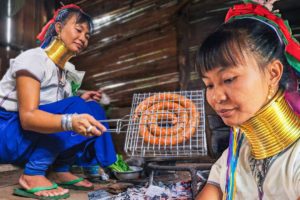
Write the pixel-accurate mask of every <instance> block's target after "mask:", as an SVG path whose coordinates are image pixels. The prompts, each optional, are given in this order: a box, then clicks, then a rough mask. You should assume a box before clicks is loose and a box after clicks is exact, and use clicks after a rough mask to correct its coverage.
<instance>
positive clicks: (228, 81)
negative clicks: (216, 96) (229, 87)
mask: <svg viewBox="0 0 300 200" xmlns="http://www.w3.org/2000/svg"><path fill="white" fill-rule="evenodd" d="M235 79H236V77H232V78H228V79H225V80H224V83H227V84H228V83H232V82H233V81H234V80H235Z"/></svg>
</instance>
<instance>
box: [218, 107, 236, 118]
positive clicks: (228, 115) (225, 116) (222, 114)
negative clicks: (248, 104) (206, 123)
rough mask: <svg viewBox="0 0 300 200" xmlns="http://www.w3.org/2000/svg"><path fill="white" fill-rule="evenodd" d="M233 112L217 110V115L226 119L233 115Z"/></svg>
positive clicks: (231, 110)
mask: <svg viewBox="0 0 300 200" xmlns="http://www.w3.org/2000/svg"><path fill="white" fill-rule="evenodd" d="M234 111H235V110H234V109H221V110H217V113H218V115H219V116H220V117H222V118H228V117H230V116H232V115H233V113H234Z"/></svg>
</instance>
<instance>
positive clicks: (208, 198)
mask: <svg viewBox="0 0 300 200" xmlns="http://www.w3.org/2000/svg"><path fill="white" fill-rule="evenodd" d="M222 196H223V195H222V191H221V189H220V188H219V187H217V186H215V185H212V184H206V185H205V186H204V188H203V189H202V190H201V192H200V193H199V194H198V195H197V197H196V200H221V199H222Z"/></svg>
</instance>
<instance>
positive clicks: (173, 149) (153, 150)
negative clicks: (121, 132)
mask: <svg viewBox="0 0 300 200" xmlns="http://www.w3.org/2000/svg"><path fill="white" fill-rule="evenodd" d="M174 94H175V95H180V96H183V97H185V98H181V99H180V100H176V99H170V98H167V97H168V96H169V95H174ZM154 95H159V97H160V98H159V100H154V101H152V102H151V104H152V105H154V104H156V103H158V104H162V103H167V104H170V106H168V107H169V108H170V107H171V109H166V110H163V109H162V110H161V109H159V106H156V108H155V106H152V105H146V107H151V106H152V110H151V111H149V110H147V111H144V112H143V113H140V115H143V114H144V115H148V116H151V119H152V120H151V122H150V123H149V121H147V122H144V121H142V120H141V117H140V116H139V117H137V113H136V109H137V107H138V105H139V104H140V103H142V102H143V101H144V100H146V99H147V98H149V97H152V96H154ZM182 99H186V101H189V100H191V101H192V102H193V104H194V105H195V106H196V110H197V112H198V117H197V118H198V119H193V120H196V123H195V127H189V126H192V123H189V125H184V123H185V122H186V120H187V119H186V118H191V117H192V116H193V115H192V108H191V107H186V108H183V107H182V106H177V105H178V104H184V103H183V102H180V101H182ZM178 101H179V102H178ZM148 104H150V103H149V102H148ZM176 104H177V105H176ZM181 113H185V114H181ZM162 115H163V117H162ZM171 118H172V119H171ZM174 119H175V122H174ZM189 120H191V119H189ZM143 123H147V124H143ZM172 123H178V124H179V127H181V130H182V132H181V133H179V130H178V129H177V134H175V135H170V136H167V137H168V138H167V137H166V136H164V135H163V134H162V133H161V131H159V132H158V133H156V134H155V135H154V136H153V138H154V139H156V140H159V141H161V140H169V139H170V140H172V139H173V140H174V141H175V143H172V144H168V143H167V142H160V143H151V142H149V140H147V138H145V135H143V134H141V132H140V131H142V130H141V125H144V126H143V127H146V126H148V127H149V126H151V125H152V124H154V125H158V126H162V127H163V128H164V129H166V130H167V129H171V128H172V127H173V125H174V124H172ZM180 123H182V124H183V125H180ZM126 126H128V127H127V133H126V140H125V147H124V150H125V152H126V153H127V155H129V156H141V157H162V158H163V157H191V156H192V157H194V156H205V155H207V143H206V134H205V110H204V91H203V90H197V91H180V92H161V93H140V94H134V96H133V102H132V107H131V112H130V115H129V121H128V125H126ZM190 129H194V130H195V131H194V133H193V134H192V136H191V137H185V138H186V139H184V140H183V141H181V142H178V141H179V140H178V135H180V134H187V133H189V131H190Z"/></svg>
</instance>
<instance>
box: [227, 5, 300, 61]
mask: <svg viewBox="0 0 300 200" xmlns="http://www.w3.org/2000/svg"><path fill="white" fill-rule="evenodd" d="M243 15H254V16H261V17H264V18H266V19H268V20H270V21H272V22H274V23H275V24H277V25H278V27H279V30H280V31H281V32H282V33H283V35H284V37H285V38H286V40H287V44H286V47H285V50H286V52H287V53H289V54H290V55H292V56H293V57H294V58H295V59H297V60H299V61H300V45H299V43H298V42H297V41H295V40H294V39H293V38H292V35H291V33H290V32H289V29H288V27H287V26H286V24H285V23H284V21H283V19H282V18H280V17H279V16H277V15H275V14H274V13H272V12H271V11H269V10H268V9H267V8H265V7H263V6H262V5H259V4H252V3H247V4H238V5H235V6H234V7H233V8H230V9H229V11H228V12H227V15H226V18H225V22H227V21H228V20H230V19H231V18H232V17H238V16H243ZM276 28H277V27H276Z"/></svg>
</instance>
